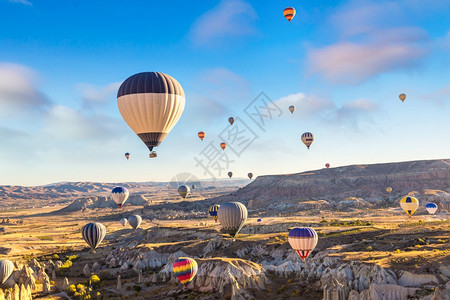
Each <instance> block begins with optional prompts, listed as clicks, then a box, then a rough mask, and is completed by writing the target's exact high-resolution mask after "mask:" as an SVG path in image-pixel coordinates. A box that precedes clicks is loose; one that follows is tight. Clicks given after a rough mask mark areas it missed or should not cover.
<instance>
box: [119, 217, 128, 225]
mask: <svg viewBox="0 0 450 300" xmlns="http://www.w3.org/2000/svg"><path fill="white" fill-rule="evenodd" d="M120 224H122V226H126V225H127V224H128V220H127V218H122V219H120Z"/></svg>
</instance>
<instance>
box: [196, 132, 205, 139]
mask: <svg viewBox="0 0 450 300" xmlns="http://www.w3.org/2000/svg"><path fill="white" fill-rule="evenodd" d="M205 135H206V133H205V132H204V131H199V132H198V137H199V138H200V139H201V140H202V141H203V139H204V138H205Z"/></svg>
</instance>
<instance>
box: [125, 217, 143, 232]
mask: <svg viewBox="0 0 450 300" xmlns="http://www.w3.org/2000/svg"><path fill="white" fill-rule="evenodd" d="M128 223H130V226H131V227H133V229H134V230H136V229H138V228H139V226H141V223H142V217H141V216H139V215H132V216H131V217H129V218H128Z"/></svg>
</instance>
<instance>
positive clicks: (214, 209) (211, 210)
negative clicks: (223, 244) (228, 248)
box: [209, 204, 220, 223]
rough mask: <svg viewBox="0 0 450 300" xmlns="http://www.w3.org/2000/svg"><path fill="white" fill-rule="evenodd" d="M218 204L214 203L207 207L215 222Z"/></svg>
mask: <svg viewBox="0 0 450 300" xmlns="http://www.w3.org/2000/svg"><path fill="white" fill-rule="evenodd" d="M219 207H220V205H219V204H214V205H211V207H210V208H209V215H210V216H211V217H213V218H214V221H215V222H216V223H217V211H218V210H219Z"/></svg>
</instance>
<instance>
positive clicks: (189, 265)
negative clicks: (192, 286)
mask: <svg viewBox="0 0 450 300" xmlns="http://www.w3.org/2000/svg"><path fill="white" fill-rule="evenodd" d="M197 269H198V266H197V262H196V261H195V260H194V259H192V258H189V257H180V258H178V259H177V260H176V261H175V262H174V263H173V275H175V277H177V278H178V280H179V281H180V282H181V283H182V284H183V285H184V286H187V284H188V283H189V282H191V281H192V279H194V277H195V274H197Z"/></svg>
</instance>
